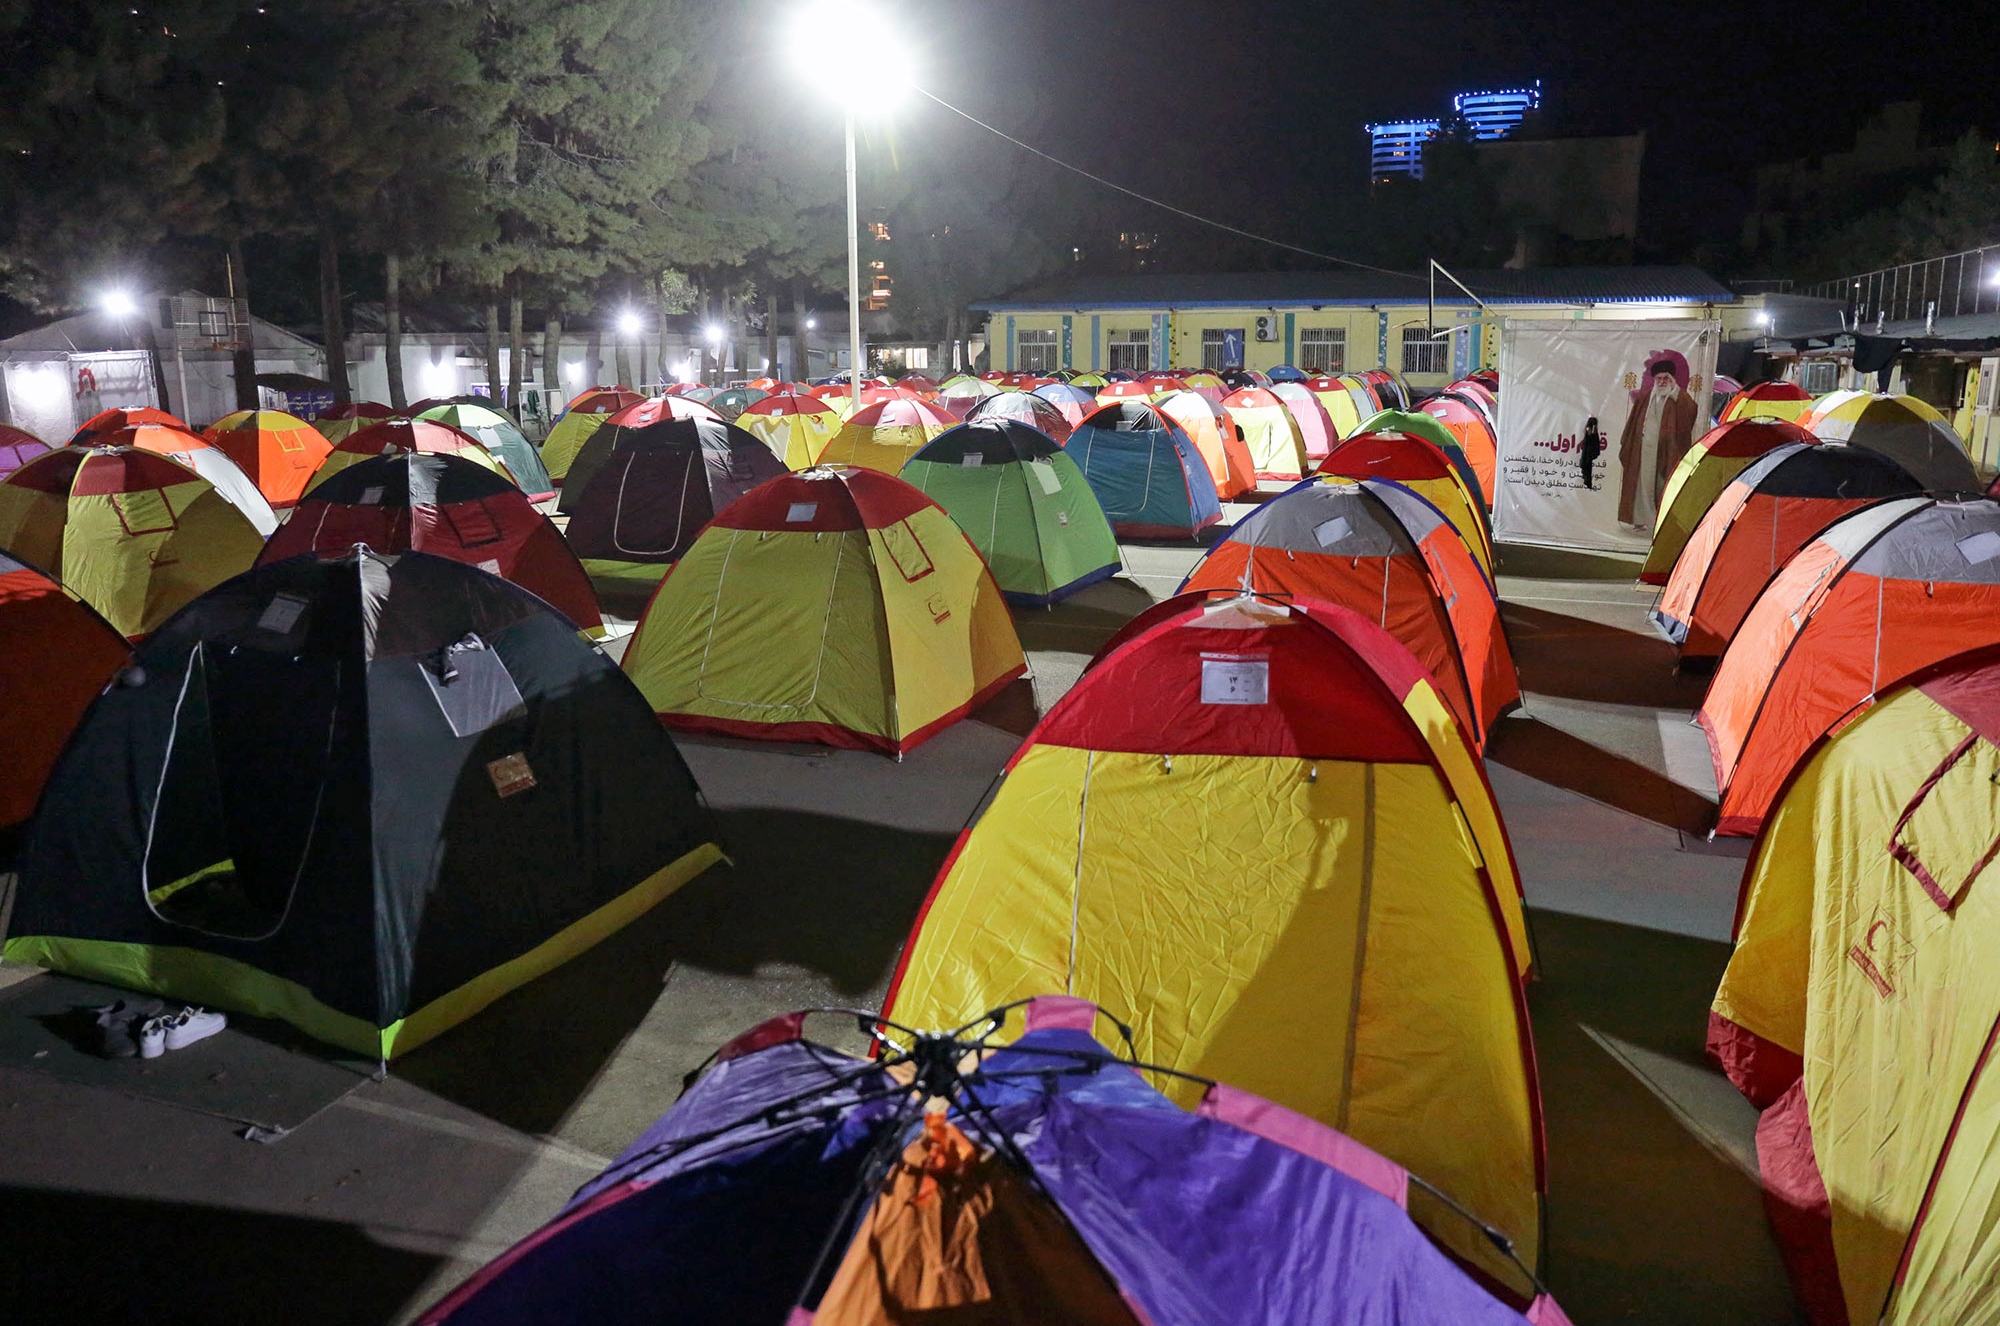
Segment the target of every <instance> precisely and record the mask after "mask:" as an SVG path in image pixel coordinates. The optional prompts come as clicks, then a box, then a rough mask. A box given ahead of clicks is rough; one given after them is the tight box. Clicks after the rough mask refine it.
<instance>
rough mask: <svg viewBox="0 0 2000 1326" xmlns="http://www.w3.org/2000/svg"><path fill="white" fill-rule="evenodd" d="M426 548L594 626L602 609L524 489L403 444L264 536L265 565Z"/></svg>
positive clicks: (580, 624) (316, 492) (600, 626)
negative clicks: (357, 548)
mask: <svg viewBox="0 0 2000 1326" xmlns="http://www.w3.org/2000/svg"><path fill="white" fill-rule="evenodd" d="M357 543H365V544H367V545H368V546H369V547H370V548H373V549H374V550H375V551H376V552H380V553H403V552H421V553H429V554H430V555H431V556H433V557H448V558H450V559H451V560H452V561H454V562H464V563H465V564H466V565H468V566H476V567H478V568H479V569H480V570H482V571H486V572H488V573H490V574H492V575H496V576H500V577H502V578H503V579H506V580H511V581H513V582H514V583H515V584H517V585H519V586H520V587H521V588H523V589H525V590H527V591H529V592H530V593H532V594H534V595H535V596H536V597H538V598H540V599H541V600H542V601H543V602H544V603H547V604H548V605H549V606H550V607H552V608H554V609H555V610H556V611H557V612H560V613H561V614H562V615H563V616H565V617H567V618H569V619H570V621H572V622H574V623H575V624H576V628H577V629H578V630H580V631H584V632H587V633H590V634H595V635H602V634H603V632H604V619H603V617H602V616H601V615H600V614H599V613H598V610H597V596H596V595H595V594H593V593H592V592H591V589H590V579H589V577H587V576H586V575H584V573H583V568H582V567H581V566H579V565H578V564H577V560H576V555H575V554H574V553H572V552H571V551H570V550H569V545H568V544H566V543H564V542H563V538H562V535H561V534H559V533H557V532H556V527H555V526H554V525H552V524H551V523H549V518H548V517H547V516H545V515H543V514H542V513H541V512H539V511H537V510H535V508H534V505H533V503H531V502H529V501H528V497H527V494H525V493H523V492H522V491H521V490H520V489H518V488H516V487H515V486H514V485H513V484H511V483H508V482H507V481H506V480H505V479H503V478H502V477H500V476H499V475H497V474H495V473H494V472H493V471H492V470H489V469H487V468H486V467H485V466H483V465H478V464H475V463H474V462H472V461H469V460H463V459H461V458H459V457H457V456H436V455H425V454H422V453H417V452H396V453H393V454H390V455H383V456H374V457H371V458H369V459H367V460H364V461H361V462H359V463H358V464H354V465H350V466H348V467H347V468H346V469H344V470H342V471H341V472H340V473H339V474H336V475H334V476H333V477H332V478H330V479H328V480H327V481H326V482H325V483H323V484H320V485H319V486H318V487H316V488H314V489H313V490H312V492H311V493H310V494H308V495H307V497H306V498H305V500H304V501H302V502H300V503H299V504H298V506H297V507H295V508H294V509H293V511H292V516H291V519H290V520H287V521H286V522H285V523H284V525H283V526H282V527H281V528H280V529H279V530H278V532H277V534H276V535H275V536H274V537H273V538H272V539H271V541H270V542H269V543H267V544H265V545H264V551H263V554H262V555H261V556H260V557H258V559H257V562H258V564H259V565H260V566H268V565H270V564H271V563H272V562H282V561H283V560H285V559H286V558H287V557H297V556H300V555H301V554H304V553H316V554H318V555H319V556H321V557H329V556H331V557H342V556H345V555H346V554H347V553H348V552H349V550H351V549H352V548H353V547H354V545H355V544H357Z"/></svg>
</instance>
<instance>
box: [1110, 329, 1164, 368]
mask: <svg viewBox="0 0 2000 1326" xmlns="http://www.w3.org/2000/svg"><path fill="white" fill-rule="evenodd" d="M1104 348H1105V352H1106V356H1107V358H1108V359H1109V360H1110V363H1109V367H1110V368H1111V369H1113V370H1114V371H1123V372H1126V373H1145V372H1149V371H1151V369H1152V367H1153V334H1152V333H1151V332H1149V331H1146V330H1145V329H1144V328H1137V327H1135V328H1133V329H1132V330H1130V331H1115V332H1112V333H1111V336H1110V339H1109V340H1108V341H1107V342H1106V343H1105V347H1104Z"/></svg>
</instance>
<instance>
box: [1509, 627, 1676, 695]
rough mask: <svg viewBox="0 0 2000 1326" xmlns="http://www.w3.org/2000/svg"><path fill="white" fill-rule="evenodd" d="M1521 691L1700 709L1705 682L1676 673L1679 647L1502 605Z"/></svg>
mask: <svg viewBox="0 0 2000 1326" xmlns="http://www.w3.org/2000/svg"><path fill="white" fill-rule="evenodd" d="M1501 617H1502V620H1504V621H1505V622H1506V625H1507V642H1508V644H1509V645H1510V646H1512V648H1513V651H1514V667H1515V670H1516V671H1517V672H1518V673H1519V674H1520V678H1521V689H1522V690H1523V691H1529V692H1533V693H1534V694H1537V695H1556V696H1561V697H1563V698H1565V699H1570V700H1592V701H1596V702H1598V703H1602V704H1634V705H1645V706H1648V707H1651V708H1654V709H1699V708H1700V707H1701V700H1702V696H1703V695H1704V694H1706V693H1707V691H1708V681H1707V679H1706V678H1704V677H1694V676H1688V675H1685V674H1682V673H1677V672H1676V671H1674V647H1673V646H1672V645H1670V644H1668V643H1667V642H1666V641H1665V640H1664V639H1661V638H1660V637H1658V636H1655V635H1651V634H1647V635H1638V634H1635V633H1634V632H1631V631H1622V630H1620V629H1619V628H1617V627H1616V626H1606V625H1605V624H1603V623H1602V622H1593V621H1589V620H1587V619H1585V618H1582V617H1571V616H1567V615H1565V614H1563V613H1559V612H1549V611H1547V610H1545V609H1542V608H1530V607H1526V606H1523V605H1522V604H1519V603H1502V604H1501Z"/></svg>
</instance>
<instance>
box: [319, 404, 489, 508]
mask: <svg viewBox="0 0 2000 1326" xmlns="http://www.w3.org/2000/svg"><path fill="white" fill-rule="evenodd" d="M407 451H417V452H422V453H424V454H425V455H431V456H457V457H459V458H460V459H461V460H469V461H471V462H472V463H473V464H475V465H483V466H485V467H486V468H487V469H489V470H492V471H493V472H494V473H495V474H497V475H499V476H500V477H501V478H503V479H506V480H507V481H508V482H509V483H512V482H513V476H512V475H511V474H508V473H507V471H506V469H505V468H504V467H503V466H502V465H501V464H500V462H499V461H497V460H495V459H494V458H493V453H492V452H490V451H488V450H487V449H486V448H485V447H483V446H481V445H479V442H478V440H477V439H475V438H474V437H473V436H472V435H471V434H470V433H464V432H460V431H459V430H458V429H456V428H453V427H452V426H451V425H450V424H440V423H433V422H432V421H431V420H429V419H384V420H381V421H380V422H378V423H372V424H369V425H368V426H367V427H366V428H357V429H355V430H354V431H353V432H351V433H349V434H348V435H347V436H346V437H343V438H342V439H340V441H338V442H336V443H334V444H333V450H331V451H329V452H327V453H326V459H325V460H323V461H321V462H320V463H319V470H318V471H317V472H316V473H315V474H314V475H313V477H312V482H311V483H309V484H307V485H306V493H307V494H308V495H310V494H311V493H312V490H313V489H315V488H317V487H319V485H321V484H323V483H325V482H326V481H327V480H328V479H331V478H332V477H333V476H334V475H336V474H338V473H340V472H341V471H342V470H344V469H346V468H347V467H348V466H350V465H354V464H357V463H358V462H360V461H364V460H367V459H368V458H369V457H371V456H386V455H393V454H395V453H397V452H407Z"/></svg>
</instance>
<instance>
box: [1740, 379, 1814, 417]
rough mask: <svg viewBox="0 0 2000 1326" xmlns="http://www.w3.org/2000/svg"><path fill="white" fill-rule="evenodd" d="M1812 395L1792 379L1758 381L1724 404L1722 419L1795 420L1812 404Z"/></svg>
mask: <svg viewBox="0 0 2000 1326" xmlns="http://www.w3.org/2000/svg"><path fill="white" fill-rule="evenodd" d="M1812 401H1813V395H1812V393H1811V392H1809V391H1807V390H1806V389H1805V388H1804V387H1801V386H1799V385H1798V384H1796V383H1792V382H1759V383H1757V384H1755V385H1754V386H1749V387H1745V388H1744V389H1743V390H1741V391H1739V392H1737V393H1736V394H1735V395H1734V396H1731V397H1730V398H1729V403H1728V404H1726V405H1724V406H1723V407H1722V418H1721V419H1720V420H1719V421H1718V422H1720V423H1725V424H1726V423H1732V422H1734V421H1735V420H1738V419H1757V418H1764V419H1785V420H1791V421H1795V420H1797V419H1798V417H1799V416H1800V415H1802V414H1804V413H1805V412H1806V410H1807V409H1808V408H1810V407H1811V405H1812Z"/></svg>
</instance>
